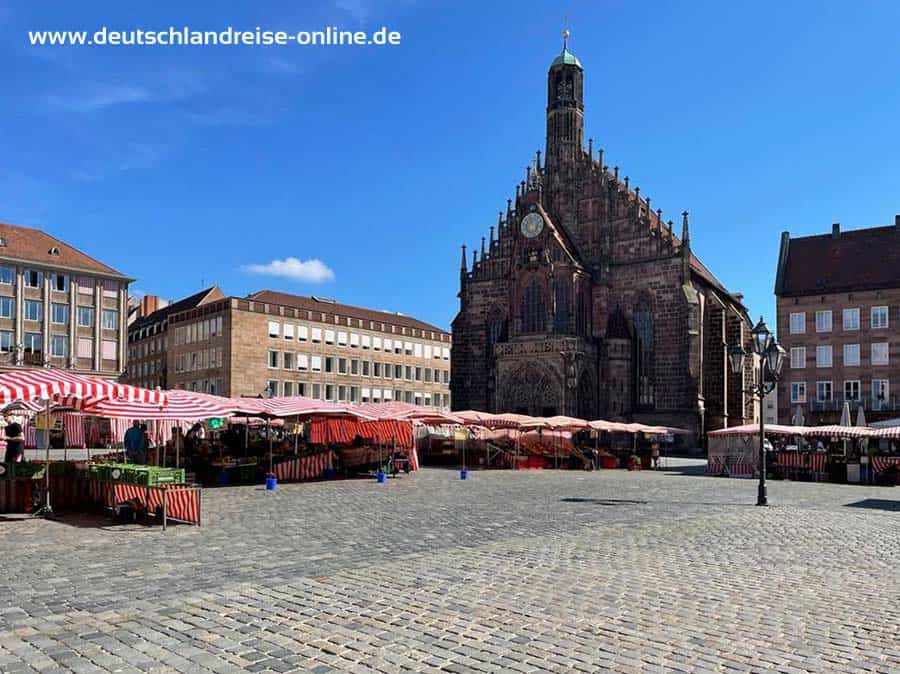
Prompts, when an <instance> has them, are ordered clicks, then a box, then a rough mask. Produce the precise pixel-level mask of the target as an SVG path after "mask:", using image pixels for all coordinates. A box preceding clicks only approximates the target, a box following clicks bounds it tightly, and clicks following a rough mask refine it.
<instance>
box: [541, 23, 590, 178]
mask: <svg viewBox="0 0 900 674" xmlns="http://www.w3.org/2000/svg"><path fill="white" fill-rule="evenodd" d="M568 39H569V31H568V30H566V31H563V49H562V52H561V53H560V54H559V56H557V57H556V58H555V59H553V63H551V64H550V71H549V72H548V73H547V149H546V157H547V159H546V169H547V172H548V173H553V172H554V171H555V170H561V169H563V167H564V166H565V165H566V164H570V165H571V164H572V163H574V162H575V161H576V160H578V159H580V158H581V155H582V153H583V152H584V150H583V147H584V145H583V138H584V69H583V68H582V67H581V62H580V61H579V60H578V58H577V57H576V56H575V54H573V53H572V52H570V51H569V50H568V48H567V44H568Z"/></svg>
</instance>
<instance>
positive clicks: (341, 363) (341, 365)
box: [338, 358, 347, 374]
mask: <svg viewBox="0 0 900 674" xmlns="http://www.w3.org/2000/svg"><path fill="white" fill-rule="evenodd" d="M338 374H347V359H346V358H338Z"/></svg>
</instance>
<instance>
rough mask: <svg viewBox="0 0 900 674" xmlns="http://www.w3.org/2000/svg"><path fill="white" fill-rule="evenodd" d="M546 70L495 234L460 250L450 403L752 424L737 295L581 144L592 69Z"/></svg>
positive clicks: (561, 62) (700, 426)
mask: <svg viewBox="0 0 900 674" xmlns="http://www.w3.org/2000/svg"><path fill="white" fill-rule="evenodd" d="M567 37H568V34H567V33H564V43H563V50H562V53H560V54H559V56H557V57H556V58H555V59H554V61H553V63H552V64H551V65H550V70H549V72H548V75H547V113H546V114H547V139H546V152H545V154H544V160H543V163H542V162H541V154H540V152H538V153H537V156H536V159H535V161H534V162H533V165H532V166H531V167H529V168H528V169H527V170H526V174H525V180H523V181H522V182H521V183H520V184H519V185H517V186H516V196H515V200H512V199H508V200H507V203H506V211H505V214H504V212H502V211H501V213H500V217H499V218H498V221H497V225H496V228H495V227H493V226H492V227H491V228H490V235H489V236H488V237H487V241H486V240H485V238H484V237H482V239H481V247H480V251H479V250H473V251H472V258H471V264H469V261H468V259H467V255H466V248H465V246H463V251H462V261H461V265H460V289H459V298H460V310H459V313H458V314H457V316H456V318H455V319H454V320H453V355H452V360H451V367H452V378H451V391H452V401H453V408H454V409H458V410H461V409H476V410H483V411H489V412H519V413H524V414H532V415H541V416H550V415H554V414H566V415H571V416H577V417H581V418H587V419H597V418H602V419H608V420H623V421H640V422H643V423H651V424H664V425H671V426H678V427H682V428H689V429H691V430H692V431H694V432H695V433H696V434H697V435H698V436H703V435H705V432H706V431H707V430H712V429H715V428H721V427H723V426H726V425H729V426H733V425H736V424H739V423H744V422H749V421H750V419H751V418H752V415H753V403H752V402H751V400H750V398H749V396H746V395H745V394H744V392H743V389H744V382H743V381H742V380H743V379H745V378H746V379H747V381H748V383H749V376H750V373H749V372H747V373H745V374H744V375H733V374H732V373H731V371H730V369H729V367H728V359H727V349H728V346H729V345H731V344H735V343H737V342H740V343H745V342H746V341H747V340H748V339H749V330H750V327H751V324H750V321H749V317H748V315H747V312H746V309H745V307H744V306H743V303H742V296H741V295H739V294H732V293H730V292H728V290H726V289H725V288H724V287H723V286H722V284H721V283H720V282H719V281H718V280H717V279H716V278H715V276H713V274H712V273H711V272H710V271H709V269H708V268H707V267H705V266H704V265H703V264H702V263H701V262H700V260H699V259H697V257H696V256H695V255H693V254H692V252H691V240H690V233H689V231H688V214H687V212H684V213H682V220H681V236H680V237H678V236H676V235H675V231H674V228H673V224H672V221H671V220H669V221H668V222H666V221H664V219H663V216H662V211H661V210H656V211H653V210H652V209H651V207H650V201H651V200H650V198H649V197H646V196H643V195H641V191H640V187H636V186H635V187H632V186H631V185H630V184H629V178H628V177H627V176H620V170H619V167H618V166H616V167H613V168H612V169H610V168H609V167H608V166H606V165H605V164H604V158H603V151H602V150H600V151H599V152H595V151H594V150H593V147H592V146H593V143H592V141H590V140H589V141H588V144H587V147H586V148H585V145H584V142H583V129H584V104H583V101H584V97H583V84H584V69H583V68H582V65H581V63H580V62H579V60H578V59H577V58H576V57H575V55H574V54H572V53H571V52H570V51H568V49H567V46H566V42H565V38H567Z"/></svg>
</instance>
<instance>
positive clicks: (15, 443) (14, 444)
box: [3, 422, 25, 463]
mask: <svg viewBox="0 0 900 674" xmlns="http://www.w3.org/2000/svg"><path fill="white" fill-rule="evenodd" d="M24 455H25V437H24V436H23V435H22V427H21V426H20V425H19V424H17V423H15V422H13V423H11V424H8V425H7V426H6V455H5V456H4V458H3V461H4V462H6V463H19V462H20V461H21V460H22V457H23V456H24Z"/></svg>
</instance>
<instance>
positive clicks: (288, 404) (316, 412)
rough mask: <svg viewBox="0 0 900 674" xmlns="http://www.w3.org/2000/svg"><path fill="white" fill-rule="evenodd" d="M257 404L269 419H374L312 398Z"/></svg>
mask: <svg viewBox="0 0 900 674" xmlns="http://www.w3.org/2000/svg"><path fill="white" fill-rule="evenodd" d="M259 402H260V403H262V405H261V406H262V413H263V414H264V415H266V416H271V417H278V418H286V417H321V416H337V417H347V416H349V417H359V418H361V419H369V420H372V419H374V417H371V416H369V415H368V414H366V413H364V412H362V411H360V410H359V409H358V408H354V407H347V406H345V405H337V404H335V403H329V402H325V401H324V400H314V399H313V398H305V397H303V396H288V397H285V398H266V399H264V400H259Z"/></svg>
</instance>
